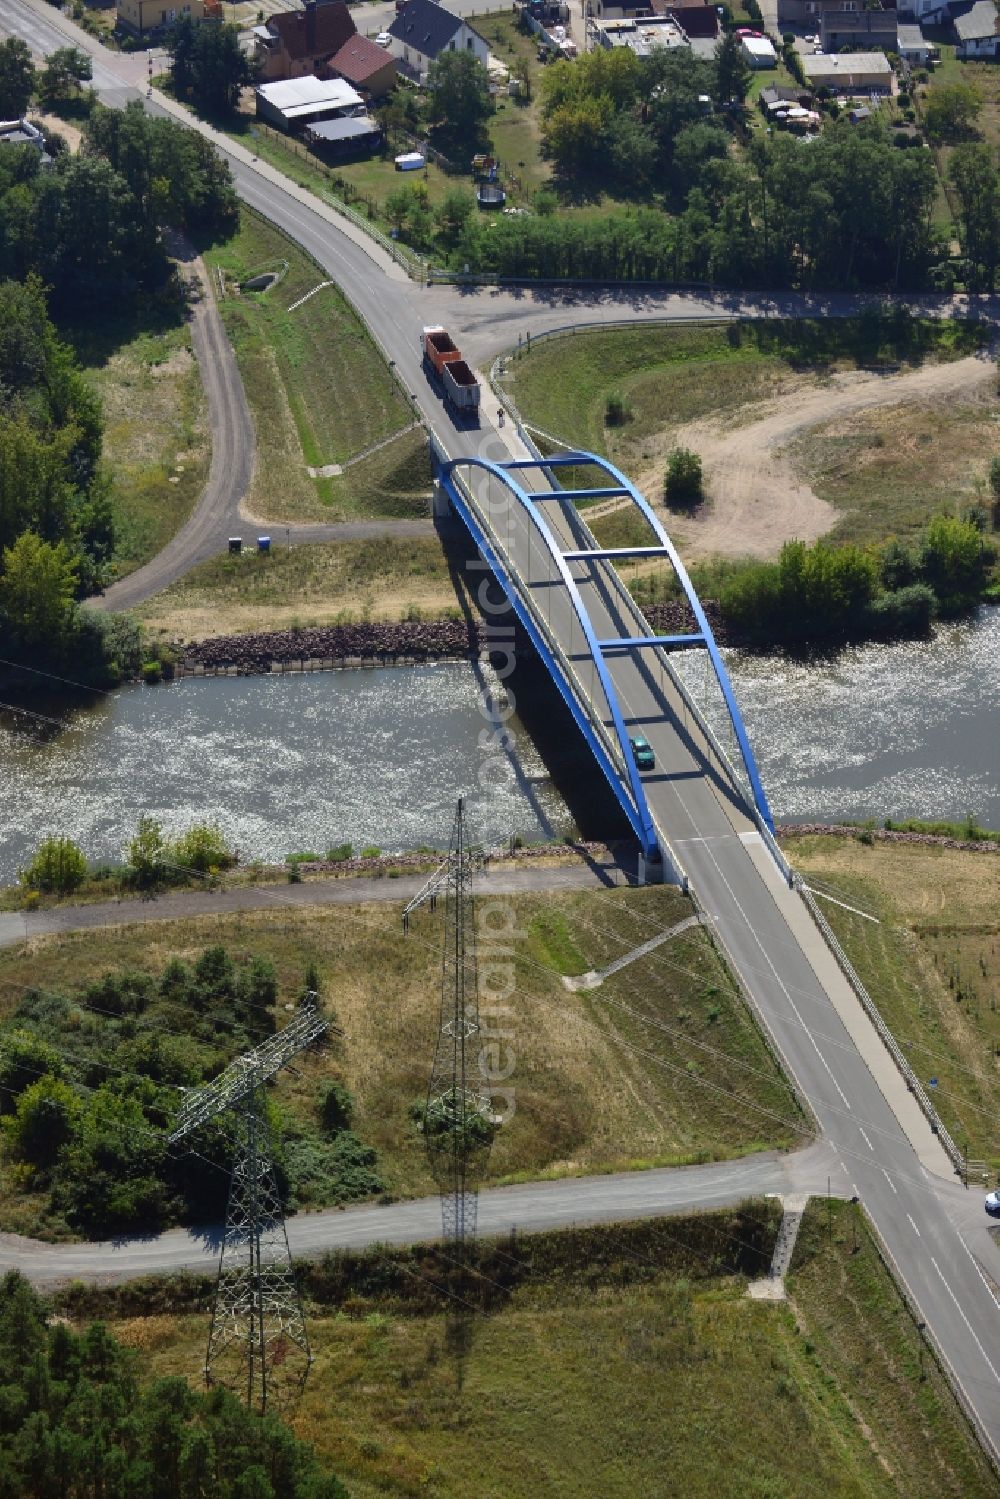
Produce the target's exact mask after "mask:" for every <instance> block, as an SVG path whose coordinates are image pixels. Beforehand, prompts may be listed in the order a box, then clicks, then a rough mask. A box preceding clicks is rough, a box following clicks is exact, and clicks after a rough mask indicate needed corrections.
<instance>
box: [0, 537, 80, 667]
mask: <svg viewBox="0 0 1000 1499" xmlns="http://www.w3.org/2000/svg"><path fill="white" fill-rule="evenodd" d="M3 567H4V571H3V576H2V577H0V611H2V613H3V617H4V619H5V620H6V623H7V627H8V629H9V630H10V632H11V634H12V635H13V637H14V639H15V640H16V641H17V643H18V645H20V646H23V647H25V648H27V649H29V650H31V649H33V650H37V651H39V652H41V653H42V654H43V655H47V656H51V655H53V654H58V652H59V651H60V650H61V649H62V648H63V647H64V646H65V644H66V641H67V639H68V637H69V636H70V635H71V634H72V633H73V629H74V625H75V616H76V608H75V605H74V602H73V597H74V594H75V592H76V581H77V569H76V563H75V562H74V560H73V558H72V556H71V554H70V551H69V548H68V547H67V546H66V544H65V542H62V541H59V542H56V543H55V544H54V545H51V544H50V543H48V542H45V541H42V540H41V538H40V537H39V536H36V535H35V533H34V532H33V531H24V532H22V534H21V535H20V536H19V537H18V538H17V540H16V541H15V542H14V545H13V546H12V547H11V548H10V550H9V551H8V552H6V553H5V554H4V557H3Z"/></svg>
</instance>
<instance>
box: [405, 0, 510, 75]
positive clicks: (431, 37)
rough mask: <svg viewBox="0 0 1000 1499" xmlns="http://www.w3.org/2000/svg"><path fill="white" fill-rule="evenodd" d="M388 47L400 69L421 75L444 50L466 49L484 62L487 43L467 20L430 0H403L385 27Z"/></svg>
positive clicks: (484, 63)
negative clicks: (388, 38)
mask: <svg viewBox="0 0 1000 1499" xmlns="http://www.w3.org/2000/svg"><path fill="white" fill-rule="evenodd" d="M389 36H390V37H391V38H392V41H391V44H390V51H391V52H392V55H393V57H395V59H396V61H397V63H399V64H401V65H402V67H403V69H404V71H405V72H407V73H410V74H412V75H413V76H414V77H415V78H423V77H424V76H425V74H426V73H427V70H428V68H429V67H430V65H431V63H432V62H436V61H437V59H438V58H439V57H440V56H441V55H442V53H444V52H469V53H471V54H472V56H473V57H476V58H478V59H479V61H480V62H481V63H482V65H483V67H485V66H486V63H487V59H488V58H489V55H490V49H489V46H488V45H487V43H486V42H485V41H484V40H483V38H482V37H481V36H480V35H479V32H478V31H475V30H473V28H472V27H471V26H470V25H469V23H468V22H467V21H463V20H462V19H461V18H460V17H459V16H453V15H452V13H451V11H450V10H445V8H444V6H443V5H435V4H434V0H407V3H406V5H404V7H403V9H402V10H401V11H400V12H399V15H398V16H397V17H396V19H395V20H394V21H393V23H392V25H391V26H390V27H389Z"/></svg>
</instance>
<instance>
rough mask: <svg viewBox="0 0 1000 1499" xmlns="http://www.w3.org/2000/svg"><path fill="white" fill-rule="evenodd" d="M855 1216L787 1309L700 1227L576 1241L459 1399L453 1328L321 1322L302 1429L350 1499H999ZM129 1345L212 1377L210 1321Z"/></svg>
mask: <svg viewBox="0 0 1000 1499" xmlns="http://www.w3.org/2000/svg"><path fill="white" fill-rule="evenodd" d="M851 1211H853V1210H852V1209H851V1208H850V1207H849V1205H837V1204H835V1205H834V1208H833V1214H832V1218H831V1219H830V1220H828V1219H827V1214H826V1208H825V1204H818V1203H814V1204H813V1205H812V1206H811V1207H810V1209H809V1210H808V1212H807V1215H806V1220H805V1224H804V1226H803V1232H802V1239H801V1241H800V1242H801V1247H800V1249H799V1251H798V1254H797V1269H796V1271H795V1273H794V1274H793V1276H792V1277H791V1282H790V1286H791V1294H792V1298H793V1299H792V1301H791V1303H790V1304H787V1305H785V1304H781V1303H765V1302H759V1301H752V1300H750V1299H749V1298H748V1297H747V1296H746V1294H745V1293H746V1280H745V1278H744V1276H743V1275H741V1274H728V1275H727V1274H721V1273H719V1271H718V1269H717V1267H716V1265H715V1264H714V1263H712V1262H708V1263H706V1260H705V1259H704V1258H702V1257H701V1256H700V1255H699V1254H698V1252H697V1250H696V1249H695V1248H694V1247H693V1246H692V1247H691V1248H690V1249H688V1250H687V1253H686V1254H685V1249H684V1248H682V1247H681V1246H682V1245H683V1244H684V1240H685V1237H686V1235H687V1234H688V1233H689V1232H690V1229H689V1226H688V1224H686V1223H685V1222H683V1221H669V1220H668V1221H665V1222H660V1223H656V1224H636V1225H630V1226H629V1227H628V1228H627V1229H622V1228H621V1227H614V1226H613V1227H609V1228H606V1229H604V1228H602V1229H596V1230H591V1231H590V1232H589V1233H588V1234H587V1235H586V1236H584V1235H582V1234H577V1235H574V1236H572V1245H571V1248H570V1249H569V1250H567V1253H566V1256H565V1258H566V1260H567V1262H568V1263H567V1268H566V1270H565V1272H564V1273H562V1274H558V1275H554V1276H553V1277H552V1278H551V1279H550V1280H549V1282H548V1283H545V1284H532V1283H528V1284H522V1285H519V1286H517V1287H516V1288H515V1289H514V1290H513V1292H512V1293H511V1294H510V1296H509V1297H508V1298H507V1299H506V1300H505V1301H504V1302H503V1303H502V1304H501V1305H500V1306H499V1307H498V1308H497V1309H496V1310H494V1311H493V1312H492V1313H491V1314H490V1315H488V1316H481V1317H479V1318H477V1319H476V1320H475V1322H474V1323H473V1324H472V1327H471V1329H470V1332H469V1334H468V1337H467V1352H466V1355H465V1358H464V1360H463V1361H462V1365H461V1369H462V1379H461V1383H460V1384H459V1382H458V1365H457V1363H456V1361H455V1359H454V1358H453V1356H452V1355H451V1351H450V1350H451V1348H452V1347H453V1346H454V1345H453V1341H452V1337H451V1332H450V1328H449V1324H448V1319H447V1318H446V1317H445V1315H444V1314H443V1313H433V1312H428V1311H426V1310H423V1311H421V1312H418V1313H410V1314H406V1313H405V1312H403V1313H400V1312H399V1311H398V1310H396V1309H395V1307H393V1306H392V1305H391V1304H390V1305H388V1306H387V1308H386V1309H385V1310H379V1308H378V1307H377V1305H376V1306H375V1307H374V1308H372V1307H371V1305H370V1303H368V1302H365V1303H364V1305H363V1308H362V1307H360V1306H359V1307H358V1308H357V1309H356V1310H347V1311H344V1310H341V1311H339V1312H337V1313H335V1314H331V1312H330V1310H329V1309H325V1308H322V1307H316V1308H315V1310H314V1314H313V1318H312V1320H311V1323H310V1335H311V1339H312V1346H313V1349H314V1351H315V1353H316V1363H315V1365H314V1368H313V1371H312V1374H311V1377H310V1380H309V1382H308V1383H307V1385H306V1389H305V1394H304V1397H303V1399H302V1402H301V1405H300V1407H299V1409H298V1411H297V1413H296V1414H295V1416H294V1418H293V1422H292V1424H293V1425H294V1427H295V1430H296V1432H297V1433H298V1434H299V1435H300V1436H302V1437H305V1438H306V1439H308V1440H309V1441H311V1442H313V1443H314V1444H315V1446H316V1447H317V1449H318V1451H319V1452H320V1453H321V1455H322V1456H323V1457H324V1458H325V1459H326V1460H327V1461H328V1462H329V1465H330V1467H331V1469H332V1470H333V1471H334V1472H336V1473H337V1474H338V1475H339V1476H340V1477H341V1478H342V1479H343V1480H344V1481H345V1482H346V1484H347V1485H348V1487H349V1489H350V1491H351V1493H352V1495H354V1496H355V1499H374V1496H376V1495H398V1496H403V1495H407V1496H409V1495H416V1494H428V1495H431V1496H437V1499H450V1496H458V1495H465V1494H469V1493H474V1494H477V1495H482V1496H483V1499H508V1496H511V1495H517V1496H521V1495H528V1494H546V1495H548V1494H551V1495H555V1496H559V1499H584V1496H586V1499H589V1496H592V1495H597V1494H599V1495H602V1496H606V1499H633V1496H634V1495H635V1494H642V1493H647V1494H650V1495H666V1494H671V1495H684V1496H686V1499H688V1496H689V1499H709V1496H711V1499H889V1496H893V1499H911V1496H915V1495H921V1496H923V1495H928V1496H930V1495H934V1496H935V1499H981V1496H982V1499H985V1496H987V1495H995V1494H996V1492H997V1486H996V1481H995V1479H994V1478H993V1476H992V1474H991V1472H990V1470H989V1468H988V1466H987V1464H986V1461H985V1459H984V1458H983V1457H982V1454H981V1453H980V1452H979V1450H978V1448H977V1447H976V1445H975V1442H974V1440H973V1438H972V1436H971V1434H970V1432H969V1430H968V1428H967V1427H966V1425H965V1424H964V1422H963V1420H962V1418H961V1416H960V1414H959V1412H958V1409H957V1407H956V1404H955V1401H954V1399H953V1397H952V1395H951V1393H950V1391H949V1389H948V1388H947V1386H946V1384H945V1382H944V1380H943V1378H942V1377H941V1375H940V1373H939V1372H938V1370H937V1368H936V1366H935V1365H934V1364H933V1362H932V1361H931V1359H930V1357H929V1355H927V1354H926V1353H923V1354H922V1353H921V1341H920V1335H919V1333H918V1332H917V1331H916V1328H915V1327H914V1324H913V1321H912V1319H911V1318H910V1316H909V1314H908V1313H907V1311H906V1309H905V1307H904V1306H903V1303H902V1301H901V1300H900V1298H899V1295H898V1293H897V1292H896V1289H895V1287H894V1285H893V1283H892V1281H891V1280H890V1278H889V1276H888V1274H887V1273H886V1271H885V1269H884V1267H883V1266H882V1264H881V1261H880V1260H879V1259H878V1256H877V1254H876V1252H875V1250H874V1247H873V1245H872V1243H871V1241H870V1240H869V1238H868V1236H867V1234H866V1232H865V1229H864V1225H863V1223H862V1224H861V1226H860V1240H859V1243H860V1249H859V1252H858V1253H857V1254H854V1253H853V1252H852V1249H853V1235H852V1228H851V1224H850V1221H849V1218H848V1216H847V1215H848V1214H849V1213H850V1212H851ZM714 1216H717V1217H720V1218H723V1216H724V1221H723V1223H722V1225H721V1228H722V1231H723V1232H725V1231H726V1230H728V1231H729V1232H734V1231H735V1232H737V1233H738V1232H739V1231H740V1226H741V1225H740V1220H739V1219H736V1218H735V1217H734V1215H714ZM828 1223H829V1224H830V1225H831V1226H832V1229H833V1232H832V1235H830V1236H828V1233H827V1229H828ZM544 1237H545V1238H547V1239H549V1240H550V1241H555V1240H557V1239H558V1238H560V1237H562V1238H569V1237H570V1236H568V1235H562V1236H560V1235H555V1234H552V1235H546V1236H544ZM485 1247H486V1246H484V1248H485ZM501 1247H502V1249H503V1251H504V1253H505V1254H506V1255H507V1256H508V1257H509V1255H510V1253H511V1251H512V1250H513V1253H514V1255H515V1257H516V1258H522V1257H528V1256H531V1257H532V1258H533V1257H534V1255H535V1254H536V1253H537V1252H538V1250H537V1249H536V1247H535V1245H534V1241H533V1240H529V1239H525V1238H523V1237H522V1238H520V1239H519V1240H518V1241H517V1242H516V1244H513V1245H512V1244H510V1243H508V1242H507V1241H504V1243H503V1245H502V1246H501ZM733 1247H734V1248H735V1247H737V1246H733ZM588 1249H589V1250H590V1252H591V1255H592V1256H593V1259H591V1260H590V1262H588V1254H587V1250H588ZM599 1255H600V1256H601V1259H600V1260H598V1258H597V1257H598V1256H599ZM112 1325H113V1329H114V1331H115V1332H116V1334H117V1335H118V1336H119V1337H120V1338H121V1339H122V1340H123V1341H125V1342H127V1343H129V1344H131V1345H132V1346H134V1347H135V1348H137V1349H138V1350H139V1351H140V1353H141V1356H142V1363H143V1372H144V1375H145V1376H147V1377H148V1376H152V1375H158V1374H182V1375H187V1376H188V1377H189V1378H191V1379H192V1380H194V1379H197V1378H198V1377H199V1374H200V1369H201V1365H202V1361H203V1354H204V1337H205V1326H206V1323H205V1317H204V1315H199V1316H169V1315H161V1316H154V1317H149V1318H130V1319H128V1320H122V1321H118V1322H115V1323H113V1324H112Z"/></svg>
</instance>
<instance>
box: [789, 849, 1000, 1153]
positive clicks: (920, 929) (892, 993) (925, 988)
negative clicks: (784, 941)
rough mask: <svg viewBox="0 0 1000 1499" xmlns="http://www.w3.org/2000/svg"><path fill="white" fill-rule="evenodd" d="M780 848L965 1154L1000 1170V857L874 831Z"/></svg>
mask: <svg viewBox="0 0 1000 1499" xmlns="http://www.w3.org/2000/svg"><path fill="white" fill-rule="evenodd" d="M896 826H897V824H895V823H894V824H893V828H895V827H896ZM918 831H921V829H919V828H918ZM956 831H958V832H959V835H960V836H965V835H964V833H963V832H962V829H961V825H959V828H958V829H957V830H956ZM782 841H783V845H784V847H785V849H786V852H787V853H788V855H789V858H790V859H791V860H792V862H793V863H794V865H795V867H796V868H797V869H798V870H799V871H800V872H801V873H802V874H803V876H804V877H805V879H806V880H807V882H808V883H809V884H810V885H812V886H813V887H814V888H815V889H816V890H817V891H819V892H822V894H825V895H828V896H832V897H833V898H834V899H828V900H824V899H823V898H822V894H821V896H820V904H821V906H822V908H823V913H824V915H825V916H826V918H827V920H828V921H829V922H830V925H831V926H832V927H833V928H834V930H835V931H836V933H837V936H838V937H839V938H840V941H841V942H842V943H843V945H844V947H845V948H846V950H847V952H848V954H849V956H850V958H851V961H852V962H853V964H854V966H855V968H856V969H857V971H858V973H859V974H860V976H861V979H862V981H863V983H864V984H865V986H866V987H867V988H868V990H869V992H870V994H871V995H872V998H873V999H874V1000H875V1003H876V1004H877V1005H878V1008H879V1010H880V1012H881V1014H882V1016H883V1018H884V1020H885V1021H886V1024H887V1025H888V1026H889V1028H890V1029H891V1031H892V1032H893V1035H894V1036H895V1037H896V1040H897V1041H898V1042H899V1044H900V1046H901V1047H902V1048H903V1051H904V1053H905V1055H906V1056H907V1058H908V1059H909V1061H910V1063H911V1065H912V1066H913V1069H914V1071H915V1072H916V1074H917V1076H918V1077H919V1078H920V1079H921V1081H922V1082H923V1084H924V1086H925V1087H926V1088H927V1091H928V1093H929V1094H930V1095H931V1098H932V1100H933V1102H934V1105H935V1107H936V1108H937V1110H938V1112H939V1113H940V1115H941V1118H942V1120H943V1121H944V1123H945V1125H946V1126H947V1128H948V1129H949V1130H950V1131H951V1133H952V1135H953V1136H954V1138H955V1140H956V1141H957V1143H958V1145H959V1148H960V1149H961V1148H963V1147H966V1146H967V1148H968V1153H969V1155H970V1156H971V1157H972V1158H973V1159H977V1160H985V1161H987V1162H988V1163H989V1166H990V1170H991V1172H992V1171H994V1170H1000V1125H998V1120H1000V1076H998V1073H997V1058H998V1057H1000V1009H998V1004H1000V856H998V855H997V853H996V852H994V851H993V849H992V847H987V846H985V845H983V844H981V846H980V849H976V850H962V849H954V848H948V847H945V846H941V845H937V846H935V845H933V844H930V843H924V842H899V841H888V840H882V839H879V838H876V837H873V836H872V834H871V833H870V832H869V831H868V830H866V829H865V828H859V829H858V831H857V834H856V835H855V836H854V837H849V836H848V837H834V836H819V837H817V836H815V835H812V834H805V835H802V836H792V835H786V836H785V837H784V838H783V840H782ZM976 841H979V840H976ZM834 900H840V901H842V902H844V903H846V905H848V906H853V907H855V908H856V910H854V911H851V910H847V909H845V908H844V906H843V905H836V904H834ZM859 912H863V913H864V914H863V915H862V914H858V913H859ZM869 917H875V918H876V920H870V919H868V918H869ZM932 1079H933V1080H934V1081H933V1082H932Z"/></svg>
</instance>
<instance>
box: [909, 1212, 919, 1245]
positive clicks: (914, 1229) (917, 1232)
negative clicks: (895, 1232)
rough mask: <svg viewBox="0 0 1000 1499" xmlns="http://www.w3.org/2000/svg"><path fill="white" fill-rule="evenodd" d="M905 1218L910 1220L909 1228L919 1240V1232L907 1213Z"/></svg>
mask: <svg viewBox="0 0 1000 1499" xmlns="http://www.w3.org/2000/svg"><path fill="white" fill-rule="evenodd" d="M906 1216H907V1218H909V1219H910V1227H911V1228H912V1229H913V1232H914V1233H915V1234H916V1236H917V1238H918V1239H919V1238H920V1230H919V1228H918V1227H917V1225H916V1224H915V1223H914V1221H913V1218H912V1217H911V1215H910V1214H909V1213H907V1215H906Z"/></svg>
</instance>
